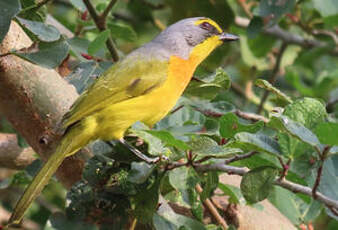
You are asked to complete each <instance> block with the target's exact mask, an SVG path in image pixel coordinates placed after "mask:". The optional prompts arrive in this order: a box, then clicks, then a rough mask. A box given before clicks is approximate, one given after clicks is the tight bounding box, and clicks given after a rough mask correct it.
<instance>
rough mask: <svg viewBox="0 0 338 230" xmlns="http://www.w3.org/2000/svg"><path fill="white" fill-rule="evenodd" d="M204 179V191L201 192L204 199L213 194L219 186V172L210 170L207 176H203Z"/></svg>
mask: <svg viewBox="0 0 338 230" xmlns="http://www.w3.org/2000/svg"><path fill="white" fill-rule="evenodd" d="M203 181H204V182H203V184H202V185H203V192H202V193H201V194H200V198H201V200H202V201H204V200H205V199H207V198H209V197H211V196H212V195H213V192H214V191H215V189H216V188H217V186H218V173H217V172H208V173H207V175H206V176H203Z"/></svg>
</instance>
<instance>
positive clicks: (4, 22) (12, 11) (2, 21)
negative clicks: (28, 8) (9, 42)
mask: <svg viewBox="0 0 338 230" xmlns="http://www.w3.org/2000/svg"><path fill="white" fill-rule="evenodd" d="M20 10H21V5H20V1H19V0H1V1H0V43H1V42H2V40H3V39H4V37H5V36H6V34H7V32H8V29H9V26H10V24H11V20H12V18H13V17H14V16H15V15H16V14H17V13H19V11H20Z"/></svg>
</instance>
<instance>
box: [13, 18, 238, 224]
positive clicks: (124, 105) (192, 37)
mask: <svg viewBox="0 0 338 230" xmlns="http://www.w3.org/2000/svg"><path fill="white" fill-rule="evenodd" d="M237 39H238V37H237V36H235V35H231V34H228V33H225V32H223V30H222V29H221V28H220V26H219V25H217V23H216V22H214V21H213V20H211V19H209V18H205V17H196V18H187V19H183V20H181V21H178V22H176V23H175V24H173V25H171V26H169V27H168V28H167V29H165V30H164V31H162V32H161V33H160V34H159V35H158V36H157V37H156V38H154V39H153V40H152V41H150V42H149V43H147V44H145V45H143V46H142V47H140V48H138V49H136V50H135V51H133V52H131V53H130V54H129V55H127V56H126V57H125V58H124V59H123V60H122V61H120V62H118V63H116V64H115V65H114V66H112V67H111V68H110V69H109V70H107V71H106V72H105V73H104V74H103V75H102V76H101V77H100V78H98V80H97V81H96V82H95V83H94V84H93V85H91V86H90V87H89V88H88V89H87V90H86V91H85V92H84V93H83V94H82V95H81V96H80V97H79V98H78V99H77V100H76V102H75V103H74V104H73V106H72V107H71V109H70V111H69V112H68V113H67V114H65V116H64V118H63V121H62V124H63V127H64V128H65V130H66V131H65V133H64V136H63V138H62V139H61V141H60V143H59V145H58V147H57V148H56V150H55V153H54V154H53V155H52V156H51V157H50V158H49V159H48V161H47V162H46V163H45V165H44V166H43V167H42V169H41V170H40V171H39V172H38V174H37V175H36V176H35V178H34V179H33V181H32V183H31V184H30V185H29V186H28V188H27V189H26V190H25V192H24V194H23V196H22V197H21V199H20V200H19V202H18V203H17V205H16V207H15V209H14V211H13V213H12V216H11V218H10V220H9V223H10V224H12V223H14V224H19V223H20V222H21V219H22V218H23V216H24V213H25V211H26V209H27V208H29V206H30V204H31V203H32V202H33V201H34V199H35V198H36V197H37V196H38V195H39V194H40V192H41V191H42V189H43V188H44V187H45V185H46V184H47V183H48V181H49V179H50V178H51V177H52V175H53V174H54V172H55V171H56V169H57V168H58V167H59V166H60V164H61V163H62V161H63V160H64V159H65V158H66V157H68V156H71V155H73V154H75V153H76V152H77V151H78V150H80V149H81V148H82V147H84V146H86V145H87V144H88V143H89V142H91V141H94V140H97V139H101V140H105V141H109V140H120V141H121V142H122V143H123V144H125V145H128V144H127V143H126V142H125V141H124V139H123V135H124V133H125V131H126V130H127V129H128V128H129V127H130V126H131V125H133V124H134V123H135V122H137V121H141V122H143V123H145V124H147V125H149V126H152V125H154V124H155V123H156V122H158V121H159V120H161V119H162V118H163V117H164V116H166V114H168V112H169V111H170V110H171V109H172V107H174V105H175V104H176V102H177V100H178V98H179V97H180V96H181V94H182V93H183V91H184V89H185V88H186V86H187V85H188V83H189V81H190V79H191V77H192V75H193V73H194V71H195V69H196V67H197V66H198V65H199V64H200V63H201V62H202V61H203V60H204V59H205V58H206V57H207V56H208V55H209V54H210V53H211V52H212V51H213V50H214V49H215V48H216V47H218V46H219V45H221V44H222V43H223V42H224V41H235V40H237ZM129 148H131V149H132V151H133V152H134V153H135V154H136V155H137V156H138V157H140V158H142V159H143V160H145V161H147V162H148V163H154V162H156V161H158V158H155V159H150V158H148V157H146V156H145V155H143V154H142V153H141V152H140V151H138V150H137V149H135V148H133V147H131V146H129Z"/></svg>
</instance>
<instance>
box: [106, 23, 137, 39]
mask: <svg viewBox="0 0 338 230" xmlns="http://www.w3.org/2000/svg"><path fill="white" fill-rule="evenodd" d="M108 28H109V29H110V32H111V36H112V37H113V38H119V39H123V40H125V41H129V42H132V41H135V40H136V39H137V34H136V32H135V31H134V30H133V28H132V27H130V26H129V25H125V24H120V23H113V22H109V23H108Z"/></svg>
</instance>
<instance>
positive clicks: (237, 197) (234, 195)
mask: <svg viewBox="0 0 338 230" xmlns="http://www.w3.org/2000/svg"><path fill="white" fill-rule="evenodd" d="M218 188H219V189H221V190H222V192H223V193H224V195H227V196H229V197H230V199H229V202H231V203H234V204H241V205H245V203H246V202H245V199H244V197H243V195H242V193H241V190H240V189H239V188H238V187H236V186H233V185H229V184H222V183H219V184H218Z"/></svg>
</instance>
